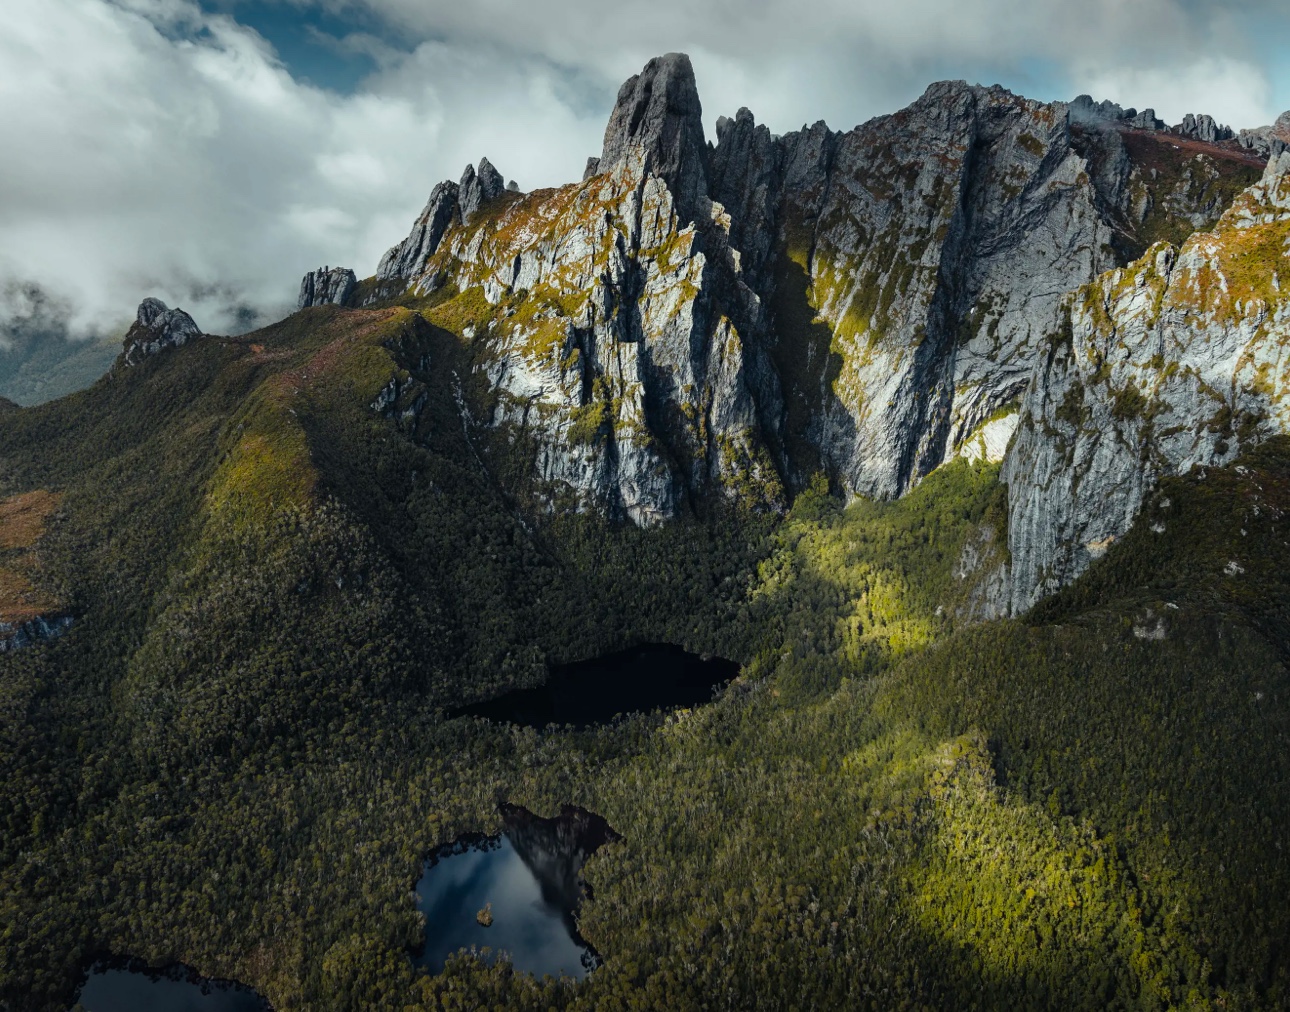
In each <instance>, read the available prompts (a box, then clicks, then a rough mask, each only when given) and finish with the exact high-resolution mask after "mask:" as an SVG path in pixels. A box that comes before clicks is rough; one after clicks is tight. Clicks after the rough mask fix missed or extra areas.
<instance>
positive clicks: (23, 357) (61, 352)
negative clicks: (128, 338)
mask: <svg viewBox="0 0 1290 1012" xmlns="http://www.w3.org/2000/svg"><path fill="white" fill-rule="evenodd" d="M120 351H121V339H120V338H119V337H109V338H98V339H96V338H89V339H85V340H72V339H70V338H67V337H64V336H62V335H61V334H42V335H36V336H33V337H32V338H31V340H30V341H28V342H27V343H25V344H23V345H21V346H14V347H10V348H0V397H7V398H9V399H10V400H12V401H15V402H16V403H18V404H23V405H30V404H43V403H44V402H45V401H52V400H55V399H57V398H59V397H64V396H66V395H67V394H70V393H73V392H75V391H77V390H83V389H84V388H85V387H87V386H89V385H90V384H91V383H93V382H94V381H95V380H96V379H98V378H99V377H100V376H102V375H103V374H104V373H105V372H107V370H108V368H109V367H110V366H111V365H112V360H113V359H115V358H116V356H117V354H118V353H119V352H120Z"/></svg>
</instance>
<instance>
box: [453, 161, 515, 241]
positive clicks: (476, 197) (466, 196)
mask: <svg viewBox="0 0 1290 1012" xmlns="http://www.w3.org/2000/svg"><path fill="white" fill-rule="evenodd" d="M457 186H458V197H457V210H458V213H459V214H460V216H461V223H462V224H463V225H468V224H469V223H470V219H471V217H472V216H473V215H474V214H475V212H476V211H478V210H479V209H480V208H481V207H483V206H484V205H485V204H487V203H489V202H490V201H493V200H496V199H497V198H498V197H500V196H501V195H502V194H503V193H505V192H506V180H505V179H503V178H502V174H501V173H500V172H498V171H497V169H495V168H494V167H493V163H492V162H490V161H489V160H488V159H487V158H481V159H480V160H479V168H475V167H473V166H470V165H467V166H466V171H465V172H463V173H462V175H461V182H460V183H458V184H457ZM517 189H518V187H517Z"/></svg>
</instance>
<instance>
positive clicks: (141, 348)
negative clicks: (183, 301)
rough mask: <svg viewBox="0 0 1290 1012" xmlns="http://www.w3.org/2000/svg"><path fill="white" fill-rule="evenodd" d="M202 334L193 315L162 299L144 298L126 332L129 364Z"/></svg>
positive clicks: (126, 352) (127, 362) (126, 351)
mask: <svg viewBox="0 0 1290 1012" xmlns="http://www.w3.org/2000/svg"><path fill="white" fill-rule="evenodd" d="M201 334H202V332H201V330H199V329H198V327H197V324H196V323H195V322H193V318H192V317H191V316H189V315H188V314H187V313H185V312H184V311H183V310H182V309H171V308H170V307H169V306H167V305H166V304H165V303H164V302H162V301H161V300H160V299H153V298H148V299H144V300H143V301H142V302H140V303H139V311H138V314H137V315H136V317H135V321H134V324H133V326H131V327H130V330H129V332H128V333H127V334H126V335H125V364H126V365H136V364H137V363H139V362H140V361H142V360H143V359H144V358H145V357H146V356H148V355H155V354H156V353H157V352H159V351H162V350H164V349H165V348H175V347H178V346H179V345H181V344H184V343H185V342H187V341H188V339H189V338H193V337H201Z"/></svg>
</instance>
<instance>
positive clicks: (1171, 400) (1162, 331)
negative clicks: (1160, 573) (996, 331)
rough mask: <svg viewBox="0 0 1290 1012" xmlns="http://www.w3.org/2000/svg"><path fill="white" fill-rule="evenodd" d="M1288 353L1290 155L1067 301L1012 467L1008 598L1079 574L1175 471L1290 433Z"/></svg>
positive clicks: (1222, 459) (1015, 605)
mask: <svg viewBox="0 0 1290 1012" xmlns="http://www.w3.org/2000/svg"><path fill="white" fill-rule="evenodd" d="M1288 347H1290V153H1283V154H1281V155H1280V156H1278V157H1277V158H1275V159H1273V160H1272V161H1271V162H1269V164H1268V167H1267V170H1266V171H1265V173H1264V175H1263V177H1262V179H1261V180H1260V181H1259V182H1258V183H1257V184H1256V185H1255V186H1253V187H1251V188H1250V189H1249V190H1247V191H1245V192H1244V193H1242V194H1241V195H1240V196H1239V197H1238V198H1237V199H1236V201H1235V203H1234V204H1233V205H1232V206H1231V207H1230V208H1229V209H1228V210H1227V212H1226V213H1225V214H1224V215H1223V217H1222V219H1221V220H1220V221H1219V223H1218V225H1217V227H1216V228H1215V229H1214V230H1213V231H1212V232H1204V233H1197V234H1196V235H1194V236H1192V237H1191V238H1190V239H1188V240H1187V242H1185V243H1184V244H1183V246H1182V248H1181V249H1175V248H1174V247H1173V246H1171V245H1169V244H1167V243H1161V244H1159V245H1157V246H1155V247H1153V248H1152V249H1151V250H1149V251H1148V252H1147V254H1146V255H1145V256H1144V257H1142V259H1140V260H1138V261H1137V262H1135V263H1133V264H1131V265H1130V266H1129V267H1127V268H1125V269H1122V270H1117V271H1113V272H1111V273H1109V274H1106V275H1104V276H1102V277H1101V278H1099V279H1098V280H1097V281H1096V282H1095V283H1093V284H1091V285H1088V286H1085V287H1084V288H1082V289H1080V290H1079V291H1078V292H1076V293H1074V295H1072V296H1071V297H1070V298H1069V299H1067V300H1066V303H1065V306H1064V310H1063V320H1062V325H1061V327H1060V328H1059V329H1058V330H1057V331H1056V332H1055V333H1054V335H1053V336H1052V337H1051V338H1049V339H1048V340H1047V342H1046V349H1045V351H1044V354H1043V356H1042V361H1041V363H1040V367H1039V369H1038V370H1037V373H1036V376H1035V380H1034V383H1033V385H1032V386H1031V388H1030V389H1029V391H1028V393H1027V396H1026V399H1025V403H1024V404H1023V406H1022V413H1021V414H1022V422H1021V427H1020V430H1019V433H1018V436H1017V439H1016V442H1015V444H1014V446H1013V448H1012V451H1011V453H1010V455H1009V457H1008V460H1007V462H1006V464H1005V468H1004V475H1005V478H1006V480H1007V481H1008V483H1009V488H1010V496H1009V500H1010V514H1011V516H1010V534H1009V546H1010V548H1011V552H1012V574H1011V581H1010V585H1011V599H1010V601H1009V604H1010V607H1011V608H1012V609H1013V610H1017V611H1019V610H1022V609H1025V608H1027V607H1029V606H1030V605H1032V604H1033V603H1034V602H1035V601H1037V600H1038V599H1039V598H1040V597H1042V596H1043V595H1044V594H1046V593H1048V592H1050V591H1052V590H1055V589H1056V588H1058V587H1060V586H1061V585H1062V584H1064V583H1067V582H1069V581H1070V580H1072V579H1074V578H1075V577H1076V576H1078V575H1079V573H1080V572H1082V571H1083V570H1084V569H1085V568H1086V567H1087V566H1088V564H1089V563H1090V562H1091V561H1092V560H1093V559H1095V558H1097V557H1098V556H1100V555H1101V554H1102V553H1103V552H1105V551H1106V549H1107V547H1108V546H1109V545H1110V544H1111V543H1112V542H1114V541H1115V539H1116V538H1118V537H1120V536H1121V535H1123V534H1124V533H1125V532H1126V531H1127V530H1128V528H1129V526H1130V525H1131V524H1132V522H1133V519H1134V517H1136V515H1137V513H1138V509H1139V507H1140V506H1141V504H1142V500H1143V497H1144V495H1145V494H1146V492H1147V491H1149V490H1150V488H1151V487H1152V486H1153V485H1154V484H1155V483H1156V481H1157V480H1158V479H1159V478H1160V477H1161V476H1162V475H1165V474H1175V473H1180V472H1185V471H1190V470H1192V469H1193V468H1196V467H1203V466H1206V465H1219V464H1226V463H1230V462H1231V461H1232V459H1233V458H1234V457H1236V455H1237V454H1238V452H1239V451H1240V450H1241V449H1242V448H1245V447H1248V446H1249V445H1250V444H1252V443H1255V442H1257V441H1259V440H1260V439H1261V438H1263V437H1266V436H1267V435H1270V434H1272V433H1276V432H1284V431H1287V428H1288V427H1290V400H1287V392H1288V389H1290V387H1288V384H1290V358H1288V356H1287V348H1288ZM1161 526H1162V529H1161V530H1160V531H1159V533H1160V534H1161V535H1162V536H1167V535H1168V530H1167V527H1168V525H1167V524H1164V525H1161Z"/></svg>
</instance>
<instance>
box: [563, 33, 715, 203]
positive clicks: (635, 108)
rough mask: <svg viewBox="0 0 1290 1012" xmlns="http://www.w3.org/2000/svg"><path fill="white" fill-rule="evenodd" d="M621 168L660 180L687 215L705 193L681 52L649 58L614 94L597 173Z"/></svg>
mask: <svg viewBox="0 0 1290 1012" xmlns="http://www.w3.org/2000/svg"><path fill="white" fill-rule="evenodd" d="M620 165H628V166H630V167H632V168H634V169H637V170H639V171H640V172H641V174H642V175H644V174H647V173H653V174H655V175H658V176H661V177H662V178H663V179H664V180H665V181H666V182H667V185H668V188H669V189H670V190H671V191H672V193H673V195H674V196H675V197H676V199H677V203H678V205H679V206H680V207H681V208H683V209H684V210H685V212H686V213H688V214H690V215H691V216H693V215H694V212H695V210H696V209H697V207H698V204H699V202H700V199H701V198H702V197H705V196H706V195H707V188H708V187H707V146H706V142H705V140H704V136H703V105H702V104H701V103H700V102H699V89H698V86H697V85H696V84H695V81H694V68H693V67H692V66H691V65H690V58H689V57H688V56H686V55H685V54H684V53H668V54H667V55H666V56H660V57H656V58H654V59H652V60H650V61H649V63H647V64H645V68H644V69H643V70H642V71H641V72H640V73H639V74H637V75H635V76H634V77H632V78H629V79H628V80H627V81H626V82H625V83H624V84H623V86H622V87H621V88H620V89H619V90H618V101H617V103H616V104H615V105H614V111H613V114H612V115H611V116H610V117H609V125H608V126H607V127H606V128H605V144H604V149H603V151H602V152H601V155H600V161H599V163H598V164H597V166H596V171H598V172H610V171H612V170H613V169H615V168H617V167H618V166H620ZM588 168H589V169H590V166H589V167H588Z"/></svg>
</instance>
